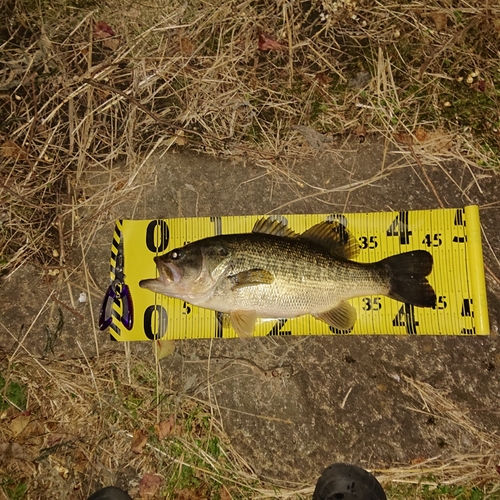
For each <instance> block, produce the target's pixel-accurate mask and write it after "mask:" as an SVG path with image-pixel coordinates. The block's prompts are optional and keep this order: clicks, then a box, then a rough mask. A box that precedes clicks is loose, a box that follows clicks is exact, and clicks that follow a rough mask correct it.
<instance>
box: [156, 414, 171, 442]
mask: <svg viewBox="0 0 500 500" xmlns="http://www.w3.org/2000/svg"><path fill="white" fill-rule="evenodd" d="M155 431H156V434H157V436H158V439H163V438H165V437H167V436H171V435H172V434H174V433H175V432H174V431H175V415H174V414H172V415H170V417H169V419H168V420H164V421H163V422H160V423H159V424H156V425H155Z"/></svg>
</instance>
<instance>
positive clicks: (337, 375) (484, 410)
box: [0, 141, 500, 483]
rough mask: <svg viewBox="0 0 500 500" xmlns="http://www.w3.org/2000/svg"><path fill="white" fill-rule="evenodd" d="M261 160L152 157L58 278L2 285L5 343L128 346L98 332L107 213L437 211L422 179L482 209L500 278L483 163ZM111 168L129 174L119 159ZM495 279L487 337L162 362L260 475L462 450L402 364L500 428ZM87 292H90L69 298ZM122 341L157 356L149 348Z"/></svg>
mask: <svg viewBox="0 0 500 500" xmlns="http://www.w3.org/2000/svg"><path fill="white" fill-rule="evenodd" d="M270 165H271V164H270V163H269V162H266V161H262V162H260V163H259V162H256V163H251V162H249V161H248V162H246V161H244V159H241V158H240V159H238V161H228V160H222V159H216V158H211V157H204V156H199V155H189V154H180V153H166V154H164V155H163V156H162V157H154V158H151V159H150V160H149V161H148V162H147V165H146V166H145V167H144V168H143V170H142V173H141V175H142V177H141V182H144V186H145V187H144V188H142V189H138V190H137V191H136V192H134V193H137V194H134V195H133V196H129V197H126V198H125V199H123V201H122V202H121V203H115V204H114V205H113V206H112V207H107V208H106V217H105V220H107V223H104V224H102V227H101V228H100V229H99V230H98V231H95V230H93V233H92V234H88V229H85V228H86V227H94V226H91V225H88V226H86V225H85V224H83V223H82V224H81V230H78V228H77V232H78V231H80V234H79V236H81V237H82V239H81V241H84V242H85V244H82V245H77V244H75V245H74V247H73V248H68V255H70V256H71V258H70V259H69V260H70V265H69V266H68V270H67V271H66V272H67V276H66V278H65V279H63V277H62V276H60V277H59V278H58V279H48V278H42V277H41V272H40V269H37V268H35V267H34V266H31V265H30V266H28V265H27V266H25V267H23V268H21V269H20V270H18V271H16V272H15V273H14V274H13V275H12V276H11V277H10V278H9V279H7V280H6V281H5V282H4V283H3V284H2V297H3V298H2V301H3V304H2V309H1V312H0V319H1V325H0V342H2V345H4V346H5V347H6V348H7V349H8V350H9V352H13V350H15V349H26V350H28V351H30V352H32V353H33V354H35V355H37V356H45V357H48V358H50V357H51V356H55V357H59V358H68V357H69V358H71V357H80V356H82V355H83V354H85V355H86V356H87V357H92V356H95V355H96V353H97V349H99V351H100V352H102V351H103V350H110V349H111V350H112V349H115V350H117V349H123V346H122V345H120V344H119V343H116V342H111V341H110V340H109V338H108V335H107V334H105V333H102V332H99V331H98V330H97V329H96V328H95V324H96V321H97V316H98V312H99V305H100V300H101V295H102V293H103V292H104V290H105V289H106V287H107V284H108V272H109V263H108V259H109V247H110V242H111V236H112V230H113V221H114V219H116V218H159V217H160V218H161V217H192V216H209V215H210V216H220V215H245V214H264V213H283V214H287V213H332V212H342V211H344V212H364V211H385V210H390V209H391V210H398V211H399V210H411V209H428V208H439V206H440V205H439V201H438V199H437V197H436V195H435V194H434V192H433V190H432V188H431V187H430V184H429V180H430V182H431V183H432V185H433V186H434V188H435V191H436V192H437V195H438V197H439V200H440V202H441V203H442V204H443V205H444V206H445V207H460V206H464V205H467V204H479V205H480V206H481V207H483V208H482V210H481V220H482V226H483V229H484V235H485V237H486V238H487V243H486V240H485V244H484V257H485V263H486V265H487V266H488V268H489V269H490V270H491V271H492V273H493V275H495V274H496V276H498V275H500V268H499V266H498V261H497V260H496V257H495V255H494V252H497V253H498V250H499V249H500V232H499V231H498V227H499V225H500V211H499V208H498V204H496V205H495V204H494V202H497V201H498V192H499V188H500V183H499V179H498V176H495V175H493V173H491V172H488V171H487V170H484V171H480V172H479V171H477V170H471V169H470V168H469V167H467V166H466V165H462V164H459V163H457V162H453V161H450V162H441V163H437V162H436V163H435V164H432V163H431V164H429V162H427V163H426V164H425V165H423V168H425V173H426V174H427V176H428V178H429V180H426V179H425V175H424V173H423V170H422V167H421V166H420V165H418V164H417V163H416V162H415V161H414V160H413V156H412V155H410V154H409V152H408V151H399V152H397V151H393V152H390V151H387V150H386V148H385V147H384V144H382V143H379V142H376V141H372V142H370V141H366V142H365V143H363V144H358V143H347V144H344V145H342V146H340V145H339V151H338V152H336V153H335V154H328V153H324V154H323V155H320V156H318V157H315V158H312V159H310V160H307V161H292V160H288V161H283V162H282V163H281V164H280V165H281V166H280V167H279V168H278V167H271V166H270ZM107 175H108V173H107V172H101V171H99V170H97V169H96V170H92V169H91V170H90V171H89V172H88V173H87V176H86V178H85V179H84V180H83V181H82V182H84V183H85V182H86V183H87V186H86V189H87V190H88V192H91V191H92V189H93V186H94V189H96V188H95V186H97V185H102V183H105V182H106V179H107V177H106V176H107ZM120 175H122V176H123V178H124V181H127V179H128V176H129V175H130V173H129V170H128V168H127V166H125V165H124V166H123V168H122V170H121V173H120ZM80 222H82V221H80ZM86 231H87V232H86ZM76 241H78V238H76ZM82 248H83V249H84V252H83V253H84V256H85V258H83V256H82V251H81V249H82ZM493 275H492V274H491V273H487V286H488V300H489V309H490V322H491V332H492V333H491V335H490V336H489V337H482V338H475V337H471V338H464V337H419V336H412V337H410V336H399V337H392V336H383V337H370V336H363V337H349V336H332V337H321V338H319V337H303V338H297V337H295V338H259V339H250V340H246V339H230V340H218V341H216V340H213V341H205V340H200V341H183V342H179V343H178V345H177V350H176V352H175V354H174V355H172V356H171V357H169V358H167V359H164V360H162V361H161V363H162V365H163V373H164V374H165V377H166V378H167V379H168V380H169V381H170V385H171V387H173V388H175V389H176V390H178V391H182V392H184V393H188V394H191V395H196V396H197V397H199V398H201V399H203V400H205V401H208V402H209V403H210V404H212V405H214V408H215V411H216V412H218V414H219V416H220V418H221V421H222V424H223V426H224V429H225V430H226V432H227V433H228V435H229V436H230V438H231V441H232V444H233V446H234V447H235V448H236V449H237V450H238V451H239V452H240V453H241V455H242V456H243V457H244V458H245V459H246V460H247V461H248V462H249V463H250V464H251V465H252V466H253V467H254V468H255V470H256V472H257V473H259V474H260V475H261V476H262V477H266V478H271V479H273V480H275V481H276V480H283V481H287V482H291V483H293V482H300V483H302V482H304V481H312V480H314V479H315V478H316V477H317V476H318V475H319V473H320V472H321V471H322V469H323V468H324V467H326V466H327V465H329V464H330V463H332V462H335V461H351V462H355V463H358V464H360V465H362V466H366V467H377V466H384V465H391V464H398V463H401V464H407V463H409V462H411V461H412V460H418V459H421V458H427V457H431V456H436V455H441V456H443V457H446V456H448V455H450V454H453V453H455V452H466V451H471V450H474V449H476V448H477V447H478V446H479V441H478V437H477V435H475V434H474V433H469V434H467V433H465V432H464V431H463V429H462V428H461V427H460V426H459V425H458V424H456V423H453V422H450V421H449V420H447V419H440V418H435V415H436V414H438V413H439V408H428V407H426V405H425V402H424V401H422V399H421V398H420V399H419V398H418V397H416V396H415V392H414V391H412V390H411V387H410V384H409V382H408V379H406V378H405V376H407V377H410V378H412V379H415V380H418V381H423V382H427V383H429V384H431V385H432V386H434V387H435V388H436V389H439V390H442V391H445V392H446V393H447V395H448V397H449V398H450V400H451V401H453V402H454V404H455V405H456V406H457V408H459V409H461V410H463V411H464V412H467V414H468V415H469V417H470V418H471V419H472V421H473V422H474V424H475V425H476V426H477V429H480V430H484V431H485V432H499V431H500V422H499V420H498V416H497V412H498V407H497V401H498V394H499V393H500V382H499V379H500V378H499V377H498V371H499V370H500V352H499V350H498V347H499V345H498V324H499V318H500V287H499V283H498V279H497V278H495V277H494V276H493ZM89 281H90V283H95V284H93V285H92V286H88V285H87V282H89ZM68 283H69V285H68ZM81 292H86V293H88V296H89V299H90V302H86V303H79V302H78V298H79V295H80V293H81ZM70 294H71V295H72V299H73V303H72V302H71V300H70V297H69V295H70ZM59 311H60V312H59ZM91 312H92V314H91ZM61 314H62V324H61ZM20 341H22V343H21V344H20ZM131 347H132V350H133V352H136V353H138V354H139V355H140V356H142V358H143V359H144V360H145V362H147V360H150V362H153V361H152V354H151V346H150V345H149V344H147V343H134V344H133V345H132V346H131Z"/></svg>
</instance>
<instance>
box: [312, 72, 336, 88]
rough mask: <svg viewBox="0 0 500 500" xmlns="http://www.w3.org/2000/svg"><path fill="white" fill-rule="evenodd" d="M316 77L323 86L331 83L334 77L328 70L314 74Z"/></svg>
mask: <svg viewBox="0 0 500 500" xmlns="http://www.w3.org/2000/svg"><path fill="white" fill-rule="evenodd" d="M314 79H315V80H316V81H317V82H318V83H319V84H320V85H322V86H324V87H326V86H327V85H330V83H331V81H332V77H331V76H330V75H329V74H328V72H327V71H321V72H319V73H316V74H315V75H314Z"/></svg>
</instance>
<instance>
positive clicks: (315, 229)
mask: <svg viewBox="0 0 500 500" xmlns="http://www.w3.org/2000/svg"><path fill="white" fill-rule="evenodd" d="M300 238H301V239H303V240H309V241H313V242H314V243H316V244H318V245H321V246H322V247H324V248H326V249H327V250H328V251H329V252H330V253H332V254H334V255H336V256H338V257H342V258H344V259H352V258H353V257H356V255H357V254H358V253H359V245H358V242H357V241H356V240H355V239H354V238H353V237H352V235H351V234H350V233H349V232H348V231H347V229H346V227H345V226H344V225H343V224H340V223H339V222H338V221H336V220H334V221H324V222H320V223H319V224H316V225H315V226H312V227H310V228H309V229H308V230H307V231H305V232H303V233H302V234H301V235H300Z"/></svg>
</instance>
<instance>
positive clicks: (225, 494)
mask: <svg viewBox="0 0 500 500" xmlns="http://www.w3.org/2000/svg"><path fill="white" fill-rule="evenodd" d="M220 500H233V497H232V496H231V493H229V490H227V489H226V487H225V486H224V485H222V489H221V491H220Z"/></svg>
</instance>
